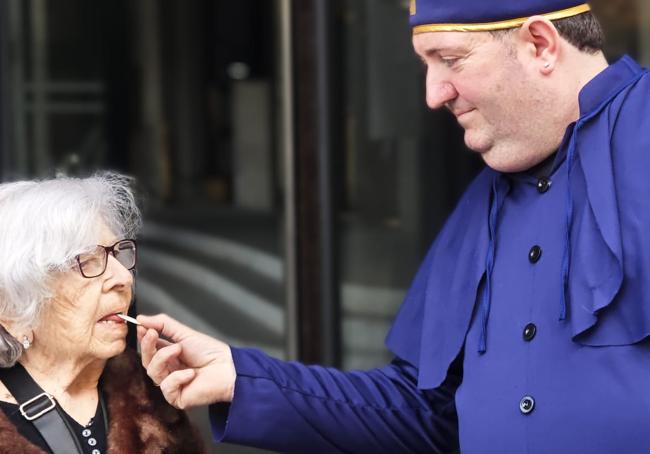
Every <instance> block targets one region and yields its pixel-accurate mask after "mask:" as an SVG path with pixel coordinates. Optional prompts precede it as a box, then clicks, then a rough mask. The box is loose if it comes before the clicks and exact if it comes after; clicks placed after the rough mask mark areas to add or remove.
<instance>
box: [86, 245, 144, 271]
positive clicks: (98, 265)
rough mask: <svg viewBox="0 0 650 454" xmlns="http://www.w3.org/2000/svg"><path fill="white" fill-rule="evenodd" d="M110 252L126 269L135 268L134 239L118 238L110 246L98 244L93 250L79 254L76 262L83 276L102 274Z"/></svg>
mask: <svg viewBox="0 0 650 454" xmlns="http://www.w3.org/2000/svg"><path fill="white" fill-rule="evenodd" d="M108 254H111V255H112V256H113V257H115V259H116V260H117V261H118V262H120V264H121V265H122V266H123V267H124V268H126V269H127V270H132V269H133V268H135V262H136V260H137V255H136V244H135V240H120V241H118V242H117V243H115V244H114V245H112V246H102V245H98V246H96V247H95V248H94V249H93V250H91V251H89V252H85V253H83V254H79V255H78V256H77V264H78V265H79V271H81V275H82V276H83V277H87V278H91V277H97V276H101V275H102V274H104V271H106V265H107V264H108Z"/></svg>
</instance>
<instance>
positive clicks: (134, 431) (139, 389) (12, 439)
mask: <svg viewBox="0 0 650 454" xmlns="http://www.w3.org/2000/svg"><path fill="white" fill-rule="evenodd" d="M102 390H103V394H104V400H105V402H106V409H107V412H108V437H107V447H108V451H107V453H108V454H126V453H146V454H154V453H155V454H159V453H167V454H181V453H187V454H190V453H191V454H194V453H203V452H205V451H204V448H203V443H202V441H201V437H200V435H199V433H198V432H197V431H196V430H195V429H194V428H193V427H192V426H191V424H190V422H189V420H188V418H187V415H186V414H185V413H184V412H182V411H179V410H176V409H175V408H173V407H172V406H171V405H169V404H167V402H166V401H165V399H164V397H163V395H162V393H161V392H160V390H159V389H158V388H156V387H154V386H153V385H152V384H151V380H149V378H148V377H147V375H146V373H145V371H144V369H143V367H142V365H141V364H140V359H139V357H138V355H137V354H136V353H135V352H133V351H132V350H130V349H127V351H126V352H124V353H122V354H121V355H119V356H117V357H115V358H113V359H111V360H109V361H108V363H107V365H106V369H105V370H104V374H103V375H102ZM0 453H12V454H43V451H42V450H41V449H39V448H38V447H37V446H35V445H33V444H32V443H30V442H29V441H28V440H27V439H26V438H24V437H23V436H22V435H20V433H19V432H18V431H17V429H16V427H15V426H14V425H13V424H12V423H11V421H10V420H9V418H7V416H6V415H5V414H4V413H3V412H2V411H0Z"/></svg>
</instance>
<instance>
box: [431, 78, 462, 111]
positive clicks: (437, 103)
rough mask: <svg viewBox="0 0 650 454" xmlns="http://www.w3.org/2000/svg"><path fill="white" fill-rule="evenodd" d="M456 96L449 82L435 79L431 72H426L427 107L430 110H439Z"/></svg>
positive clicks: (454, 89) (456, 93)
mask: <svg viewBox="0 0 650 454" xmlns="http://www.w3.org/2000/svg"><path fill="white" fill-rule="evenodd" d="M457 96H458V92H457V91H456V88H455V87H454V85H453V84H452V83H451V82H449V81H447V80H444V79H441V78H439V77H437V76H436V75H435V74H434V73H433V71H431V70H429V71H427V106H429V108H430V109H439V108H441V107H443V106H444V105H445V104H446V103H448V102H449V101H452V100H454V99H456V97H457Z"/></svg>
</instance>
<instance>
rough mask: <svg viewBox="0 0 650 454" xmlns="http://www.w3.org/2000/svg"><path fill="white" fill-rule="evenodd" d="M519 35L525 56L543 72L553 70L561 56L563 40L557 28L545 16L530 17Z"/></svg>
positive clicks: (518, 32)
mask: <svg viewBox="0 0 650 454" xmlns="http://www.w3.org/2000/svg"><path fill="white" fill-rule="evenodd" d="M517 37H518V39H519V41H520V43H522V44H523V46H524V49H525V57H528V58H530V62H531V63H532V64H533V65H534V66H535V67H536V68H538V69H539V71H540V72H541V73H542V74H550V73H551V72H553V69H554V68H555V65H556V64H557V61H558V59H559V56H560V50H561V41H562V38H561V37H560V34H559V32H558V31H557V28H555V25H553V23H552V22H551V21H549V20H548V19H547V18H545V17H543V16H532V17H529V18H528V20H526V22H524V24H523V25H522V26H521V28H520V29H519V30H518V31H517Z"/></svg>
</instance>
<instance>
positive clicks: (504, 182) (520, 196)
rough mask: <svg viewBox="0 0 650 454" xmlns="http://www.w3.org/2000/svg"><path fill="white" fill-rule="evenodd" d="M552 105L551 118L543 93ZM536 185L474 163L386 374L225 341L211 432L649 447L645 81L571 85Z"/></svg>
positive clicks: (468, 449)
mask: <svg viewBox="0 0 650 454" xmlns="http://www.w3.org/2000/svg"><path fill="white" fill-rule="evenodd" d="M548 108H549V109H552V108H553V100H552V99H549V104H548ZM580 112H581V117H580V120H578V121H577V122H576V123H575V124H572V125H571V126H570V127H569V129H568V130H567V133H566V136H565V140H564V142H563V143H562V146H561V148H560V150H559V152H558V153H557V156H556V159H555V163H554V166H553V167H552V169H550V171H549V172H548V174H547V175H544V176H545V177H546V178H539V176H533V175H532V174H531V173H522V174H501V173H498V172H494V171H492V170H490V169H486V170H484V171H483V172H482V173H481V174H480V175H479V176H478V177H477V178H476V180H475V181H474V182H473V183H472V185H471V186H470V188H469V189H468V190H467V192H466V194H465V195H464V196H463V198H462V199H461V201H460V202H459V204H458V206H457V208H456V210H455V211H454V213H453V214H452V215H451V217H450V219H449V220H448V222H447V224H446V226H445V228H444V229H443V230H442V232H441V233H440V234H439V235H438V238H437V239H436V241H435V243H434V244H433V246H432V248H431V249H430V251H429V253H428V254H427V257H426V259H425V261H424V263H423V264H422V266H421V268H420V270H419V271H418V274H417V275H416V277H415V280H414V282H413V285H412V287H411V289H410V290H409V292H408V294H407V296H406V298H405V301H404V303H403V305H402V307H401V309H400V312H399V314H398V316H397V318H396V320H395V323H394V325H393V327H392V329H391V331H390V333H389V335H388V338H387V345H388V347H389V348H390V349H391V351H392V352H393V353H395V355H396V359H395V361H393V363H392V364H390V365H388V366H386V367H384V368H381V369H376V370H371V371H364V372H346V373H344V372H340V371H336V370H333V369H326V368H322V367H318V366H304V365H301V364H299V363H287V362H282V361H278V360H275V359H272V358H269V357H268V356H266V355H264V354H263V353H261V352H258V351H256V350H247V349H233V355H234V360H235V366H236V369H237V382H236V386H235V398H234V401H233V402H232V404H231V405H213V406H211V407H210V416H211V420H212V427H213V432H214V435H215V438H216V439H217V440H223V441H228V442H236V443H243V444H247V445H252V446H259V447H263V448H266V449H271V450H276V451H280V452H296V453H302V452H312V453H316V452H332V453H334V452H349V453H402V452H404V453H406V452H428V453H435V452H439V453H449V452H456V451H458V450H460V451H462V452H463V453H464V454H503V453H529V454H548V453H553V454H563V453H566V454H576V453H589V454H600V453H603V454H604V453H627V454H630V453H647V452H650V343H649V341H648V340H647V337H648V335H650V76H648V73H647V70H645V69H643V68H641V67H639V66H638V65H637V64H636V63H635V62H634V61H633V60H632V59H630V58H628V57H624V58H622V59H621V60H619V61H618V62H617V63H615V64H613V65H611V66H610V67H609V68H607V69H606V70H605V71H603V72H602V73H601V74H599V75H598V76H597V77H596V78H594V79H593V80H592V81H590V82H589V83H588V84H587V85H586V86H585V87H584V88H583V90H582V91H581V93H580Z"/></svg>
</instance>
